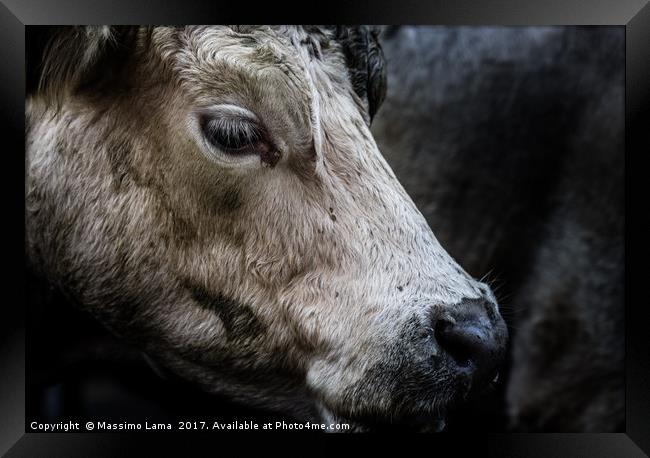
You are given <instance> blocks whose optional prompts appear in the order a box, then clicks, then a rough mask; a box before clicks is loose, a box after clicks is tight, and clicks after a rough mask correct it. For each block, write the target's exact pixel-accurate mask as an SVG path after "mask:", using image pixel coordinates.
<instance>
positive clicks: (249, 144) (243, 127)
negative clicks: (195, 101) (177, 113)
mask: <svg viewBox="0 0 650 458" xmlns="http://www.w3.org/2000/svg"><path fill="white" fill-rule="evenodd" d="M201 129H202V130H203V135H205V138H207V139H208V141H209V142H210V143H212V145H213V146H215V147H216V148H218V149H220V150H222V151H224V152H225V153H229V154H251V153H256V152H259V151H260V150H262V149H264V147H265V145H266V135H265V133H264V130H263V129H262V127H261V126H259V125H257V123H256V122H254V121H251V120H249V119H246V118H242V117H239V116H218V117H212V116H203V117H202V119H201Z"/></svg>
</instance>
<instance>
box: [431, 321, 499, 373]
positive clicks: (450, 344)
mask: <svg viewBox="0 0 650 458" xmlns="http://www.w3.org/2000/svg"><path fill="white" fill-rule="evenodd" d="M435 337H436V340H437V341H438V345H440V348H442V349H443V350H444V351H445V352H446V353H447V354H448V355H449V356H451V358H453V359H454V361H456V363H457V364H458V365H459V366H463V367H465V366H468V365H469V364H470V363H472V365H473V366H474V368H475V369H477V370H479V371H481V370H482V369H485V368H486V366H491V365H492V364H490V363H491V361H490V360H491V359H493V357H494V356H495V351H494V350H495V349H494V348H493V345H492V344H491V341H490V339H489V338H488V336H487V334H486V333H485V331H484V330H483V329H482V328H481V327H480V326H477V325H475V324H472V323H451V322H449V321H444V320H441V321H439V322H438V323H437V324H436V328H435Z"/></svg>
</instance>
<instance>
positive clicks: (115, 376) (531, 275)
mask: <svg viewBox="0 0 650 458" xmlns="http://www.w3.org/2000/svg"><path fill="white" fill-rule="evenodd" d="M383 43H384V50H385V54H386V57H387V61H388V68H389V75H388V85H389V92H388V97H387V100H386V102H385V104H384V106H383V107H382V108H381V110H380V112H379V114H378V116H377V118H376V120H375V123H374V125H373V131H374V133H375V136H376V138H377V140H378V143H379V145H380V148H381V149H382V151H383V152H384V154H385V156H386V157H387V159H388V161H389V163H390V164H391V166H392V167H393V168H394V170H395V172H396V174H397V175H398V177H399V178H400V180H401V182H402V184H403V185H404V187H405V188H406V190H407V191H408V192H409V194H410V195H411V196H412V197H413V199H414V200H415V202H416V204H417V205H418V207H419V208H420V210H421V211H422V212H423V214H424V215H425V217H426V218H427V220H428V221H429V224H430V225H431V227H432V228H433V230H434V233H435V234H436V235H437V237H438V238H439V240H440V242H441V243H442V245H443V246H444V247H445V248H446V249H447V250H448V251H449V252H450V254H451V255H452V256H454V257H455V258H456V259H457V260H458V261H459V262H460V263H461V265H463V266H464V267H465V268H466V269H467V270H468V271H469V272H470V273H471V274H473V275H475V276H478V277H481V276H482V275H484V274H486V273H488V272H490V274H489V276H488V279H489V280H490V281H491V283H492V284H493V286H494V287H495V288H496V289H497V297H498V298H499V299H500V303H501V306H502V310H503V314H504V316H505V318H506V320H507V322H508V324H509V328H510V332H511V335H513V341H512V348H513V349H514V350H515V351H513V352H511V355H510V358H509V362H508V366H507V367H506V369H505V370H504V372H503V373H502V376H501V382H500V384H499V385H498V387H497V389H496V390H495V391H494V392H492V393H490V394H488V395H487V396H486V397H485V398H483V399H482V400H480V401H477V402H475V403H474V404H471V405H468V406H466V407H465V408H463V409H461V410H460V411H458V412H456V413H455V414H453V415H452V416H451V417H450V419H449V423H448V430H449V431H459V430H462V431H466V430H477V431H481V432H485V431H486V430H488V431H503V430H509V429H512V430H533V431H540V430H541V431H621V430H623V428H624V418H623V416H624V410H623V406H624V398H623V396H624V392H623V355H624V348H623V342H624V333H623V286H624V285H623V273H624V269H623V268H624V258H623V247H624V234H623V230H624V226H623V222H624V201H623V198H624V195H623V185H624V181H623V175H624V164H625V160H624V137H623V119H624V107H623V102H624V99H623V94H624V92H623V84H624V79H623V78H624V30H623V28H621V27H618V28H608V27H581V28H576V27H570V28H519V27H497V28H467V27H462V28H445V27H436V28H409V27H400V28H394V27H389V28H386V29H385V30H384V32H383ZM27 283H28V306H29V315H28V320H29V321H28V332H29V334H28V336H29V338H28V347H27V351H28V354H27V363H28V366H27V370H28V373H27V381H28V387H27V388H28V396H27V399H28V404H27V418H28V419H30V420H31V419H40V420H42V421H60V420H61V419H62V418H77V417H78V418H81V419H85V418H101V419H106V420H107V421H110V420H111V419H114V421H128V420H129V419H133V420H142V419H143V418H146V419H147V420H150V421H173V420H174V419H175V418H177V417H180V418H183V419H189V418H190V417H192V416H196V417H198V418H201V419H209V418H218V419H220V420H226V419H228V418H233V419H234V418H241V419H244V418H245V419H257V420H258V421H264V419H267V418H269V416H270V414H269V413H266V412H259V411H250V410H247V409H245V408H242V407H239V406H234V405H231V404H229V403H228V402H226V401H225V400H221V399H216V398H214V397H211V396H210V397H209V396H207V395H203V394H202V393H200V392H198V391H196V390H195V389H194V388H193V387H190V386H187V385H185V384H184V383H183V382H181V381H179V380H176V379H174V378H173V377H172V378H169V377H167V378H161V377H159V375H158V374H156V372H155V371H154V370H152V369H151V368H150V367H149V365H148V364H147V362H146V360H145V358H144V356H143V355H142V354H141V353H139V352H138V351H137V350H134V349H131V348H128V347H126V346H125V345H124V344H122V343H120V342H119V341H118V340H117V339H114V338H112V337H111V336H110V335H109V334H108V333H106V332H105V331H104V330H103V329H102V328H101V327H100V326H99V325H97V324H96V323H95V322H94V321H92V320H91V319H90V318H89V317H86V316H84V315H83V314H82V313H80V312H77V311H76V310H75V309H74V307H73V306H72V305H71V304H70V303H69V302H68V301H67V300H66V299H65V298H64V297H62V296H60V295H59V294H58V293H57V292H56V291H52V290H50V289H49V288H48V287H47V286H46V285H43V284H41V283H40V282H38V281H35V279H33V278H31V277H30V276H29V274H28V276H27ZM521 393H525V395H524V396H521ZM509 397H511V398H512V399H511V401H510V402H509V403H508V402H507V399H508V398H509ZM513 409H515V410H517V412H519V413H518V415H517V418H514V415H509V412H510V413H511V412H512V411H513Z"/></svg>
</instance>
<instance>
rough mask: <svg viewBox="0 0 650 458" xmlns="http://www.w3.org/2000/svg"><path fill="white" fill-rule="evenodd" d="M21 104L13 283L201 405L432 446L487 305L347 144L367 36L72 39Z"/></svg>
mask: <svg viewBox="0 0 650 458" xmlns="http://www.w3.org/2000/svg"><path fill="white" fill-rule="evenodd" d="M47 43H48V44H47V46H46V48H45V52H44V58H43V60H42V61H39V62H38V64H39V66H38V70H37V73H38V75H39V79H38V85H37V87H36V88H35V90H34V91H33V93H32V94H31V95H30V96H29V98H28V101H27V129H28V131H27V154H28V194H27V218H28V234H27V235H28V254H29V258H30V260H31V263H32V264H33V265H34V266H35V267H37V268H38V269H39V270H41V271H42V272H43V273H44V274H45V275H47V277H48V278H49V279H50V280H51V281H52V282H55V283H56V284H58V285H60V286H61V287H62V288H63V289H64V290H66V291H67V292H68V293H69V294H70V295H71V296H72V297H74V298H75V299H76V300H77V301H78V303H79V304H80V305H81V306H82V307H83V308H84V309H86V310H89V311H90V312H91V313H92V314H93V315H95V316H96V317H97V318H98V319H99V320H100V321H101V322H102V323H104V324H105V325H106V326H107V327H109V328H110V329H111V330H112V331H114V332H115V333H116V334H117V335H119V336H122V337H124V338H126V339H128V340H129V341H131V342H133V343H135V344H137V345H139V346H140V347H141V348H142V349H143V350H144V351H146V352H147V353H148V354H149V355H150V356H151V357H152V358H154V359H155V360H156V361H158V362H159V363H160V364H162V365H163V366H165V367H167V368H168V369H170V370H172V371H174V372H175V373H177V374H180V375H181V376H182V377H184V378H186V379H188V380H191V381H193V382H196V383H198V384H200V385H201V386H202V387H204V388H205V389H206V390H208V391H210V392H214V393H219V394H222V395H226V396H228V397H230V398H233V399H236V400H239V401H242V402H246V403H248V404H252V405H260V406H264V407H268V408H272V409H277V410H282V411H284V412H287V413H290V414H293V415H295V416H297V417H301V418H333V419H337V420H345V421H352V422H355V424H357V425H372V424H380V423H387V422H397V423H400V422H401V423H413V424H418V425H424V424H427V425H433V424H435V423H436V420H442V419H443V418H444V412H445V408H446V407H447V406H448V405H449V404H450V403H453V402H455V401H457V400H459V399H462V398H464V397H466V396H467V395H468V393H470V392H473V391H474V390H476V389H480V387H482V386H484V385H485V384H486V383H487V382H489V381H490V380H491V379H492V378H493V377H494V375H495V371H496V368H497V365H498V363H499V360H500V359H501V357H502V354H503V350H504V345H505V340H506V330H505V326H504V323H503V320H502V319H501V317H500V315H499V312H498V308H497V304H496V301H495V298H494V296H493V294H492V293H491V291H490V289H489V287H487V286H486V285H485V284H483V283H480V282H478V281H475V280H474V279H472V278H471V277H470V276H469V275H468V274H467V273H466V272H465V271H463V269H462V268H461V267H460V266H459V265H458V264H457V263H456V262H454V260H453V259H452V258H451V257H450V256H449V255H448V254H447V253H446V252H445V250H444V249H443V248H442V247H441V246H440V244H439V243H438V242H437V240H436V238H435V237H434V235H433V233H432V232H431V230H430V228H429V227H428V225H427V223H426V221H425V220H424V218H423V217H422V215H421V214H420V212H419V211H418V210H417V208H416V207H415V206H414V204H413V202H412V201H411V199H410V198H409V196H408V195H407V194H406V192H405V191H404V189H403V188H402V186H401V185H400V184H399V182H398V180H397V179H396V177H395V175H394V173H393V172H392V171H391V169H390V167H389V166H388V165H387V164H386V162H385V160H384V158H383V157H382V155H381V153H380V152H379V150H378V148H377V146H376V144H375V141H374V139H373V137H372V135H371V133H370V130H369V123H370V120H371V118H372V115H373V114H374V112H375V111H376V110H377V109H378V107H379V104H380V103H381V100H382V98H383V94H384V91H385V72H384V69H383V60H382V54H381V49H380V47H379V44H378V43H377V37H376V35H375V34H374V33H373V32H372V31H371V30H369V29H367V28H364V27H360V28H329V27H322V28H317V27H306V28H301V27H242V26H237V27H225V26H224V27H124V28H110V27H88V28H83V27H75V28H64V29H61V30H57V31H56V33H55V34H54V36H53V37H51V38H48V41H47Z"/></svg>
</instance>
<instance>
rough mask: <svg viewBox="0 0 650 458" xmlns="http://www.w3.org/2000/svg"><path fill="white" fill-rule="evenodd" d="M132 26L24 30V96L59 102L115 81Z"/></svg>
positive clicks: (37, 27)
mask: <svg viewBox="0 0 650 458" xmlns="http://www.w3.org/2000/svg"><path fill="white" fill-rule="evenodd" d="M134 36H135V31H134V28H132V27H112V26H83V27H81V26H62V27H49V26H47V27H42V26H34V27H30V28H28V29H27V35H26V49H27V56H26V60H27V94H28V95H31V94H37V93H38V94H41V95H43V96H44V97H46V99H49V100H50V101H60V100H61V98H62V97H64V96H65V95H66V94H71V93H74V92H76V91H78V90H80V89H83V88H89V87H91V86H93V84H97V85H99V84H100V83H106V82H108V81H110V80H115V79H116V77H117V76H118V75H119V74H120V71H119V67H120V65H121V64H123V63H124V60H125V59H126V55H125V48H126V46H125V45H127V42H128V41H129V40H131V39H132V38H133V37H134Z"/></svg>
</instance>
